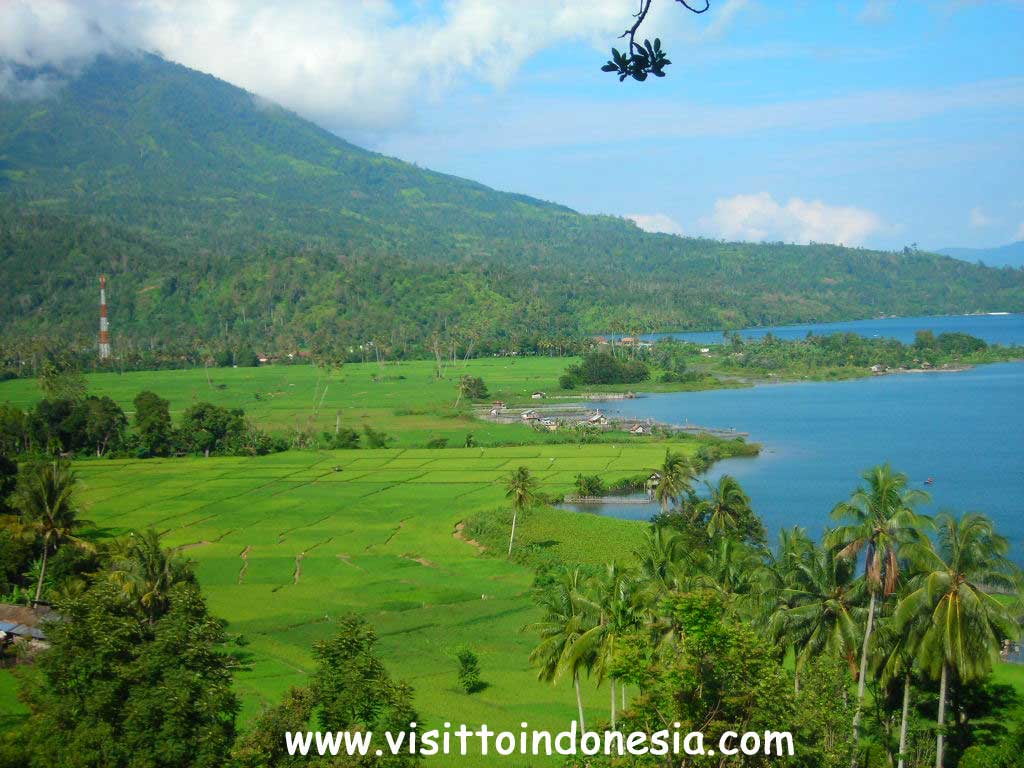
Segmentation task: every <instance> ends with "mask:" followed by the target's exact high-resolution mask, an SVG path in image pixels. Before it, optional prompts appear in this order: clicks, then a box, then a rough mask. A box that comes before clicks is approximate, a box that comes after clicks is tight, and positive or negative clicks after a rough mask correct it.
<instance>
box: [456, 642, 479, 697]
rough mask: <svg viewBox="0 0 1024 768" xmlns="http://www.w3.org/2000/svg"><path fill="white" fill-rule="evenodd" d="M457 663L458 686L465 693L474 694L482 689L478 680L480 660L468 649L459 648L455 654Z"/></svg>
mask: <svg viewBox="0 0 1024 768" xmlns="http://www.w3.org/2000/svg"><path fill="white" fill-rule="evenodd" d="M455 658H456V659H458V661H459V685H460V686H462V690H464V691H465V692H466V693H476V692H477V691H479V690H481V689H483V687H484V684H483V681H482V680H481V679H480V659H479V658H477V655H476V654H475V653H473V651H472V649H470V648H460V649H459V650H458V652H457V653H456V654H455Z"/></svg>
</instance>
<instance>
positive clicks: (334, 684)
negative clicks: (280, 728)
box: [310, 615, 419, 766]
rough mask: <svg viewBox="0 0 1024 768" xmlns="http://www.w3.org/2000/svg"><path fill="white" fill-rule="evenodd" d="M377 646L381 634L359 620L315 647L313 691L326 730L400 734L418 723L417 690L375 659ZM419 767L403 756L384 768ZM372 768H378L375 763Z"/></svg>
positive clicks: (348, 621) (351, 619)
mask: <svg viewBox="0 0 1024 768" xmlns="http://www.w3.org/2000/svg"><path fill="white" fill-rule="evenodd" d="M376 644H377V634H376V632H374V631H373V628H372V627H371V626H370V625H369V624H367V623H366V621H365V620H364V619H362V618H360V617H358V616H355V615H348V616H345V617H343V618H342V619H341V620H340V621H339V622H338V631H337V633H336V634H335V635H334V636H333V637H331V638H330V639H328V640H322V641H320V642H318V643H316V644H314V646H313V658H314V659H316V662H317V668H316V671H315V672H314V673H313V677H312V680H311V681H310V691H311V692H312V695H313V701H314V703H315V706H316V709H317V719H318V720H319V722H320V727H321V728H323V729H324V730H330V731H343V730H353V729H357V728H359V729H365V730H367V731H372V732H377V731H387V730H392V731H398V730H404V729H406V728H408V727H409V723H410V722H413V721H416V720H418V719H419V718H418V717H417V715H416V711H415V710H414V709H413V707H412V694H413V692H412V689H411V688H410V687H409V686H408V685H406V684H405V683H401V682H398V683H396V682H394V681H393V680H392V679H391V676H390V675H389V674H388V671H387V669H386V668H385V667H384V663H383V662H382V661H381V660H380V658H379V657H378V656H377V655H376ZM417 761H418V757H417V756H415V755H410V754H402V755H397V756H391V757H389V758H388V760H387V761H386V762H384V763H381V764H382V765H386V766H404V765H411V764H414V763H416V762H417ZM357 764H358V763H357ZM369 764H370V765H377V764H378V763H374V762H372V759H371V762H369Z"/></svg>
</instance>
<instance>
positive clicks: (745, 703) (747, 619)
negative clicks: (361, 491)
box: [474, 451, 1022, 768]
mask: <svg viewBox="0 0 1024 768" xmlns="http://www.w3.org/2000/svg"><path fill="white" fill-rule="evenodd" d="M692 476H693V472H692V467H690V466H689V464H688V462H687V461H686V460H685V459H684V458H683V457H682V456H681V455H679V454H674V453H672V452H671V451H669V452H667V453H666V456H665V461H664V463H663V464H662V466H661V467H659V468H658V471H657V472H656V473H655V475H654V477H655V478H657V484H656V485H655V487H654V488H653V492H654V493H655V496H656V497H657V498H659V499H660V500H663V501H664V506H665V507H666V511H665V512H663V513H662V514H661V515H660V516H658V517H657V518H656V520H655V521H654V523H653V524H652V526H651V528H650V530H649V531H648V535H647V539H646V542H645V543H644V544H643V546H641V547H640V548H639V549H638V550H637V551H636V553H635V563H636V565H634V566H631V567H624V566H623V565H620V564H619V563H615V562H613V563H609V564H608V565H607V566H606V567H605V568H604V569H594V568H585V567H580V566H576V565H573V564H570V563H558V562H554V563H552V561H551V560H550V559H547V560H539V561H537V563H538V565H539V566H540V569H539V570H538V575H537V580H536V601H537V604H538V606H539V608H540V610H541V613H542V618H541V619H540V620H539V621H537V622H536V623H534V624H532V625H531V626H530V627H529V629H531V630H532V631H534V632H536V633H537V635H538V643H537V646H536V648H535V650H534V652H533V654H532V656H531V661H532V662H533V664H534V665H535V666H536V668H537V670H538V677H539V679H541V680H543V681H549V682H552V683H557V682H560V681H561V680H569V681H572V682H573V684H574V688H575V694H576V699H577V705H578V718H579V726H580V728H581V729H585V728H586V727H587V723H586V722H585V721H584V709H583V706H582V700H581V698H580V687H579V680H580V678H581V676H582V675H584V674H585V675H588V676H590V677H593V678H595V679H596V681H597V683H598V684H599V685H600V684H603V683H607V684H608V687H609V689H610V691H609V692H610V699H609V704H610V707H609V718H608V725H610V727H611V729H612V730H615V729H616V728H620V729H621V730H623V731H624V732H629V731H632V730H641V731H644V732H647V733H649V734H650V733H654V732H656V731H659V730H661V729H664V728H665V727H666V724H669V723H680V724H681V731H682V732H683V733H684V734H685V733H687V732H689V731H701V732H703V733H704V736H705V739H704V741H703V742H701V743H700V744H696V743H695V744H693V745H691V746H692V747H693V748H694V749H705V750H706V749H708V748H711V749H715V748H717V746H718V743H719V742H718V738H719V736H720V735H721V734H723V733H725V732H726V731H730V730H731V731H738V732H743V731H756V732H758V733H759V734H766V733H767V731H770V730H779V729H780V728H779V724H780V723H785V724H786V727H787V729H788V730H791V731H792V732H793V734H794V737H795V740H796V742H797V744H798V746H797V748H796V749H795V754H794V756H793V757H791V758H781V759H780V758H777V757H776V758H773V759H771V760H770V759H769V758H767V757H766V756H765V753H764V751H763V750H764V749H765V748H767V747H768V742H767V736H765V741H764V742H759V746H760V747H761V748H762V749H761V751H760V752H759V753H756V754H745V755H743V754H741V755H736V756H735V757H732V758H731V759H730V764H736V765H747V766H762V765H767V764H771V763H773V762H777V763H778V764H783V765H796V766H808V768H810V766H815V767H818V766H844V765H851V764H854V765H856V764H861V765H876V764H889V765H896V764H897V763H898V764H899V765H901V766H904V767H905V768H916V767H917V766H921V767H922V768H923V766H928V765H940V766H953V765H957V764H958V763H959V764H960V765H966V766H974V765H981V764H984V763H983V762H982V761H983V760H985V759H991V760H992V761H993V762H992V764H993V765H1000V764H1001V762H1000V761H1005V760H1010V761H1011V762H1007V763H1006V764H1007V765H1011V764H1015V763H1013V762H1012V760H1013V757H1011V754H1010V753H1011V752H1012V750H1013V749H1014V744H1016V743H1018V740H1019V735H1018V734H1015V733H1012V732H1010V729H1008V728H1007V727H1006V726H1005V724H1004V723H1003V722H1002V721H1001V716H1002V715H1003V714H1004V713H1007V712H1009V711H1011V710H1012V709H1013V708H1014V707H1015V706H1017V705H1018V704H1019V699H1018V697H1017V696H1016V695H1014V694H1013V692H1012V690H1010V689H1009V688H1008V687H1006V686H997V685H994V684H993V683H992V681H991V672H992V667H993V663H994V660H995V659H997V658H998V655H999V652H1000V650H1001V649H1002V647H1003V644H1004V643H1005V642H1006V641H1008V640H1009V641H1015V640H1016V639H1018V638H1019V636H1020V625H1019V622H1018V620H1017V617H1016V614H1015V611H1017V610H1018V609H1019V595H1020V589H1021V583H1022V574H1021V571H1020V570H1019V569H1018V568H1017V567H1016V566H1015V565H1013V564H1012V563H1011V562H1010V561H1009V560H1008V559H1007V557H1006V555H1007V551H1008V544H1007V541H1006V539H1004V538H1003V537H1001V536H999V535H998V534H997V533H996V531H995V530H994V528H993V526H992V523H991V522H990V521H989V520H988V519H987V518H985V517H984V516H982V515H978V514H966V515H964V516H962V517H960V518H954V517H952V516H949V515H940V516H939V517H938V518H936V519H935V520H934V521H932V520H930V519H929V518H926V517H923V516H920V515H918V514H916V513H915V512H914V507H915V506H916V504H918V503H920V502H921V501H923V500H924V496H925V495H924V494H922V493H920V492H918V491H915V490H912V489H908V488H907V483H906V477H905V476H904V475H902V474H899V473H896V472H894V471H893V470H892V469H891V468H890V467H889V466H888V465H881V466H878V467H875V468H873V469H871V470H869V471H867V472H865V473H864V475H863V481H864V482H863V484H862V486H861V487H859V488H858V489H857V490H856V491H855V492H854V494H853V495H852V496H851V497H850V499H849V500H848V501H846V502H842V503H840V504H839V505H837V506H836V509H835V511H834V517H835V518H836V519H837V520H838V521H840V524H839V525H837V527H835V528H833V529H829V530H827V531H826V532H825V534H824V537H823V540H822V542H821V543H818V542H815V541H813V540H812V539H811V538H810V537H808V536H807V534H806V533H805V532H804V531H803V530H802V529H800V528H794V529H792V530H788V531H785V530H784V531H783V532H782V533H781V534H780V537H779V543H778V546H777V547H776V548H775V549H769V548H768V547H766V546H765V544H764V541H763V536H764V534H763V528H762V527H761V524H760V521H759V520H758V519H757V518H756V516H754V515H753V512H752V511H751V510H750V507H749V502H748V500H747V498H746V495H745V494H744V493H743V491H742V489H741V488H740V487H739V485H738V483H736V481H735V480H734V479H732V478H729V477H728V476H725V477H723V478H722V480H721V481H720V482H719V484H718V485H717V487H716V486H709V487H708V489H707V493H706V495H704V496H701V495H699V494H697V493H696V492H695V490H694V489H693V487H692V482H691V478H692ZM585 482H587V479H586V478H584V477H582V476H581V477H580V478H578V483H579V484H580V485H581V486H582V485H583V484H584V483H585ZM477 530H478V529H474V535H477ZM935 531H937V535H935V536H934V538H933V537H932V536H930V535H929V534H931V533H933V532H935ZM485 540H487V539H485ZM858 571H862V573H861V574H858ZM992 589H998V590H1001V591H1003V592H1005V593H1006V594H1008V595H1010V596H1016V598H1017V602H1016V603H1013V602H1010V601H1009V600H1002V599H1000V598H997V597H996V596H994V595H993V594H991V592H990V591H991V590H992ZM1015 606H1016V607H1015ZM873 630H874V631H873ZM788 657H791V658H794V659H795V665H794V668H792V671H791V668H790V667H789V666H788V664H786V663H785V660H786V659H787V658H788ZM858 660H860V663H858ZM868 689H870V696H868V695H867V693H868ZM626 691H628V692H629V694H630V695H629V696H628V697H627V695H626ZM868 702H870V711H869V712H868V713H867V714H866V713H865V710H867V709H869V706H868ZM865 714H866V716H865ZM591 727H593V726H592V724H591ZM778 748H779V747H778V746H777V745H774V746H773V754H777V752H775V750H777V749H778ZM699 754H700V755H704V757H702V756H699V755H698V756H692V755H691V756H689V757H684V758H682V759H681V760H680V761H679V762H678V764H679V765H694V766H698V765H705V764H715V763H714V761H711V762H705V760H706V757H707V755H706V753H703V752H702V753H699ZM961 757H962V758H963V760H964V762H960V760H961ZM570 764H571V765H574V766H575V765H577V764H579V765H584V764H586V765H590V766H598V765H600V766H605V765H607V766H638V767H639V766H655V765H662V764H665V763H664V762H662V761H661V760H660V758H657V757H655V756H652V755H648V756H643V757H622V758H610V759H590V760H587V761H585V762H578V763H577V762H572V761H570Z"/></svg>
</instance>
